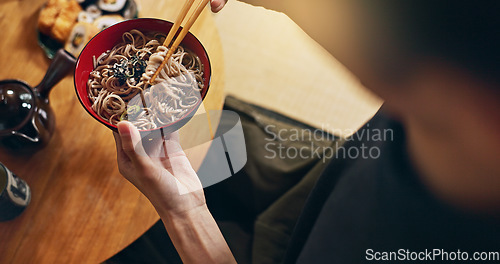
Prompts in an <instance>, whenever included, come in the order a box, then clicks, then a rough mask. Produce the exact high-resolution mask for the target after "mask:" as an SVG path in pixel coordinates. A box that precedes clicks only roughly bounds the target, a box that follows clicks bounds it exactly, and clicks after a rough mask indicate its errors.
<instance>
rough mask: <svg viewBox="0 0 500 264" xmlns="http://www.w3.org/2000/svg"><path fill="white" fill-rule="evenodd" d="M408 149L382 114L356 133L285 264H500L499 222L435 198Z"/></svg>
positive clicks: (307, 213)
mask: <svg viewBox="0 0 500 264" xmlns="http://www.w3.org/2000/svg"><path fill="white" fill-rule="evenodd" d="M405 146H406V144H405V132H404V129H403V127H402V126H401V124H399V123H398V122H396V121H394V120H391V119H390V118H388V117H387V116H385V115H384V114H383V113H378V114H377V115H376V116H375V117H374V118H373V119H372V120H371V121H370V122H368V123H367V124H365V126H364V127H363V128H361V129H360V130H359V131H358V132H357V133H356V134H354V135H353V136H352V138H351V139H350V140H349V141H348V142H347V143H346V145H344V147H343V148H344V149H343V150H342V149H341V150H339V152H338V153H337V157H336V158H335V159H334V160H333V161H332V162H331V163H330V164H329V165H328V166H327V168H326V169H325V171H324V172H323V175H322V176H321V177H320V179H319V180H318V182H317V184H316V187H315V188H314V190H313V191H312V193H311V195H310V197H309V198H308V202H307V203H306V205H305V207H304V210H303V213H302V215H301V217H300V218H299V221H298V223H297V226H296V229H295V231H294V234H293V236H292V239H291V242H290V245H289V248H288V250H287V254H286V257H285V263H365V262H368V260H379V263H387V262H389V261H388V260H398V261H404V260H415V259H419V260H421V261H420V262H421V263H434V262H439V261H442V260H445V261H446V260H447V262H448V263H454V262H459V260H461V259H463V258H467V259H473V258H475V257H482V258H485V257H487V258H490V259H492V258H493V259H495V258H496V261H495V262H494V263H500V256H499V254H500V253H499V252H500V223H499V222H498V221H495V220H493V219H488V218H482V217H480V216H476V215H473V214H468V213H466V212H462V211H460V210H458V209H456V208H453V207H452V206H449V205H447V204H444V203H443V202H441V201H439V200H438V199H436V198H435V197H434V196H433V195H432V194H431V193H429V192H428V191H427V189H426V188H425V187H424V186H423V185H422V184H421V182H420V181H419V178H418V175H416V174H415V172H414V170H413V168H412V167H411V165H410V163H409V161H408V155H407V152H406V149H405ZM363 154H364V156H363ZM450 184H453V183H450ZM499 191H500V190H499ZM464 252H465V253H464ZM475 252H479V253H475ZM482 252H486V253H482ZM481 253H482V254H481ZM371 262H373V261H371ZM487 262H488V261H474V263H487ZM491 262H493V261H491ZM398 263H399V262H398Z"/></svg>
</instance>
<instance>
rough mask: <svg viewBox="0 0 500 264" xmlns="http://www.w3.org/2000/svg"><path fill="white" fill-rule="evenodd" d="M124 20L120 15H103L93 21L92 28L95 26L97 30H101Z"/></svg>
mask: <svg viewBox="0 0 500 264" xmlns="http://www.w3.org/2000/svg"><path fill="white" fill-rule="evenodd" d="M123 20H125V19H124V18H123V17H122V16H120V15H105V16H102V17H100V18H98V19H96V20H95V21H94V23H93V24H94V26H96V27H97V28H98V29H99V30H103V29H105V28H107V27H109V26H112V25H114V24H116V23H118V22H122V21H123Z"/></svg>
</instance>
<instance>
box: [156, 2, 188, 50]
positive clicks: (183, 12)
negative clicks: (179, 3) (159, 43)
mask: <svg viewBox="0 0 500 264" xmlns="http://www.w3.org/2000/svg"><path fill="white" fill-rule="evenodd" d="M193 2H194V0H187V1H186V3H184V6H183V7H182V9H181V12H180V13H179V15H178V16H177V19H176V20H175V23H174V25H173V26H172V28H171V29H170V31H169V32H168V35H167V38H166V39H165V41H164V42H163V46H165V47H167V48H168V47H169V46H170V42H172V40H173V39H174V36H175V34H177V31H178V30H179V27H180V26H181V24H182V21H184V18H185V17H186V15H187V13H188V12H189V9H190V8H191V6H192V5H193Z"/></svg>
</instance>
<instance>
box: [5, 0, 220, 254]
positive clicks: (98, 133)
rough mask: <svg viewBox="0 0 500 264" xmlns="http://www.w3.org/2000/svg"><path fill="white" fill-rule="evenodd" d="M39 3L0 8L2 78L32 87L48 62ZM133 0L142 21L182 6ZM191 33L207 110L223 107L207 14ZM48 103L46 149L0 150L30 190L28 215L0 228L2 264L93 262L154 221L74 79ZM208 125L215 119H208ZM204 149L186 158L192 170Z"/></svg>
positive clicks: (170, 14) (185, 134) (166, 0)
mask: <svg viewBox="0 0 500 264" xmlns="http://www.w3.org/2000/svg"><path fill="white" fill-rule="evenodd" d="M44 1H45V0H30V1H21V0H19V1H16V0H10V1H2V2H1V3H0V28H2V41H1V42H0V50H1V52H0V65H2V70H1V71H0V79H7V78H9V79H10V78H16V79H22V80H25V81H26V82H28V83H29V84H31V85H36V84H37V83H38V82H39V81H41V79H42V77H43V75H44V74H45V70H46V69H47V67H48V64H49V63H50V62H49V60H48V59H47V58H46V57H45V55H44V54H43V52H42V50H41V49H40V48H39V47H38V46H37V38H36V31H35V30H36V23H37V17H38V10H39V9H40V7H41V5H42V4H43V3H44ZM137 2H138V4H139V7H140V16H141V17H157V18H163V19H167V20H174V18H175V16H176V14H177V12H178V10H180V7H181V5H182V3H183V1H179V0H163V1H154V0H137ZM191 31H192V32H193V33H194V34H195V35H196V36H197V37H198V38H199V39H200V41H201V42H202V43H203V44H204V46H205V48H206V49H207V51H208V53H209V56H210V59H211V63H212V72H213V73H212V84H211V87H210V90H209V93H208V95H207V98H206V101H205V104H204V106H205V109H207V110H211V109H221V108H222V105H223V88H224V67H223V58H222V48H221V44H220V40H219V35H218V32H217V29H216V27H215V24H214V22H213V19H212V16H211V14H210V12H209V11H208V10H206V11H205V12H204V13H203V14H202V16H201V17H200V18H199V21H197V22H196V25H195V26H194V27H193V28H192V30H191ZM50 100H51V105H52V108H53V110H54V112H55V115H56V131H55V133H54V135H53V137H52V139H51V141H50V143H49V144H48V145H47V146H46V147H45V148H44V149H42V150H40V151H38V152H36V153H33V154H31V155H24V156H16V155H12V154H11V153H8V151H5V150H0V162H2V163H4V164H5V165H6V166H7V167H8V168H9V169H11V170H12V171H14V173H16V174H17V175H18V176H20V177H21V178H23V179H24V180H26V182H27V183H28V184H29V186H30V187H31V189H32V200H31V204H30V205H29V206H28V208H27V209H26V211H25V212H23V214H22V215H21V216H19V217H18V218H16V219H14V220H12V221H8V222H2V223H0V263H99V262H102V261H104V260H106V259H107V258H109V257H111V256H112V255H114V254H115V253H117V252H118V251H120V250H121V249H123V248H124V247H126V246H127V245H129V244H130V243H131V242H133V241H134V240H135V239H137V238H138V237H139V236H140V235H142V234H143V233H144V232H145V231H146V230H147V229H149V228H150V227H151V226H152V225H153V224H154V223H155V222H156V221H158V220H159V217H158V215H157V214H156V212H155V210H154V208H153V207H152V206H151V205H150V203H149V201H148V200H147V199H146V198H145V197H144V196H143V195H142V194H141V193H139V192H138V191H137V190H136V189H135V188H134V187H133V186H132V185H131V184H130V183H128V182H127V181H126V180H125V179H124V178H123V177H122V176H121V175H120V174H119V172H118V168H117V165H116V151H115V145H114V140H113V136H112V133H111V131H110V130H109V129H107V128H106V127H104V126H103V125H101V124H100V123H98V122H97V121H95V120H94V119H93V118H92V117H90V115H88V113H86V112H85V110H84V109H83V108H82V106H81V105H80V103H79V102H78V99H77V98H76V95H75V92H74V88H73V80H72V76H67V77H66V78H65V79H64V80H62V81H61V82H60V83H59V84H58V85H57V86H56V87H54V89H53V90H52V93H51V95H50ZM202 109H203V107H202ZM212 122H215V123H217V120H214V118H212ZM213 125H216V124H213ZM206 136H207V135H200V134H199V133H197V130H196V129H193V128H192V127H190V128H189V129H183V130H182V131H181V139H182V140H186V141H192V140H194V139H196V138H199V137H206ZM206 147H207V145H206V144H205V147H204V148H202V149H200V148H198V149H196V150H195V151H190V152H188V157H189V158H190V160H191V161H192V163H193V164H194V165H193V166H194V167H195V169H196V168H197V167H198V166H199V164H200V163H201V161H202V159H203V158H204V155H205V154H206Z"/></svg>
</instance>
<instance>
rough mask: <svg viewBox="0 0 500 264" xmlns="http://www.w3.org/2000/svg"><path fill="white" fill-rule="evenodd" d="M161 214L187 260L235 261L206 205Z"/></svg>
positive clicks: (171, 235) (204, 261)
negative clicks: (183, 211)
mask: <svg viewBox="0 0 500 264" xmlns="http://www.w3.org/2000/svg"><path fill="white" fill-rule="evenodd" d="M160 217H161V219H162V221H163V224H164V225H165V228H166V229H167V232H168V234H169V236H170V239H171V240H172V242H173V244H174V246H175V248H176V249H177V252H178V253H179V255H180V257H181V259H182V261H183V262H184V263H236V261H235V259H234V257H233V255H232V253H231V250H230V249H229V247H228V245H227V243H226V241H225V239H224V237H223V236H222V233H221V232H220V229H219V227H218V226H217V223H216V222H215V220H214V218H213V217H212V215H211V213H210V211H209V210H208V208H207V207H206V206H202V207H199V208H197V209H194V210H192V211H190V212H186V213H183V214H169V213H168V212H165V213H160Z"/></svg>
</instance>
